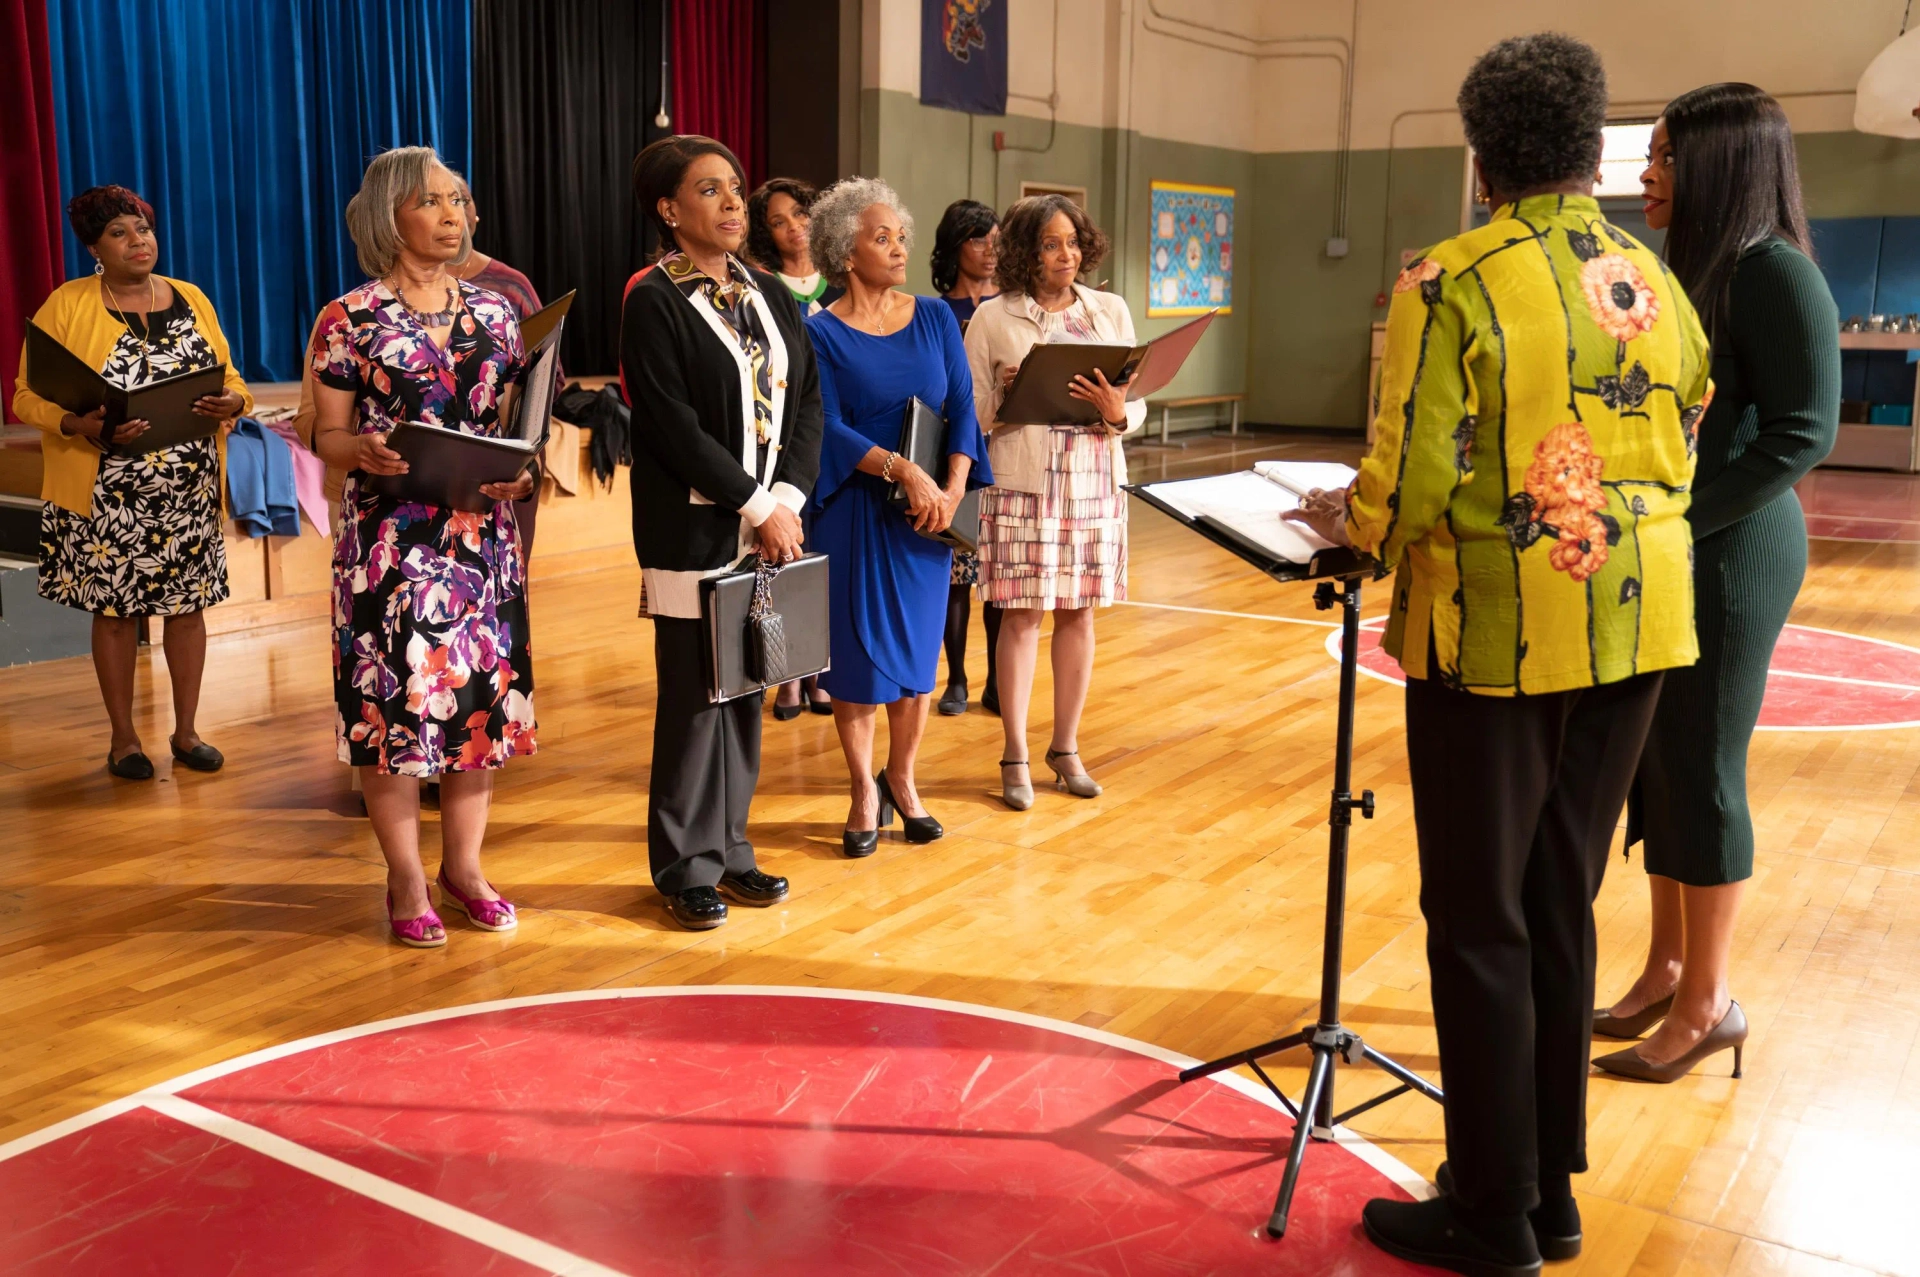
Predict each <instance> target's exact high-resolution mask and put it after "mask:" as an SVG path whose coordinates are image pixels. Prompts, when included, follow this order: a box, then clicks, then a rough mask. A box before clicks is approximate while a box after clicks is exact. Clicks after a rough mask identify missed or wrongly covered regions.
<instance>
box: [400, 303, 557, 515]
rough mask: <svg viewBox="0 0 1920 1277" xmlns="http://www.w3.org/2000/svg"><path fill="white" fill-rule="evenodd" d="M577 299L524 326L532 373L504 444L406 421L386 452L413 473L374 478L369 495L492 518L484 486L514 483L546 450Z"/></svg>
mask: <svg viewBox="0 0 1920 1277" xmlns="http://www.w3.org/2000/svg"><path fill="white" fill-rule="evenodd" d="M573 296H574V295H573V293H571V292H569V293H568V294H567V295H566V296H565V297H562V298H561V299H560V300H559V301H557V302H554V303H553V305H551V306H548V307H545V308H544V309H542V310H541V311H540V312H539V313H538V314H536V315H534V316H533V317H532V318H530V319H528V320H527V321H526V322H525V323H523V324H521V325H520V335H521V337H522V338H523V339H524V340H525V341H526V342H527V348H526V360H527V363H526V372H525V373H524V374H523V375H522V377H521V380H520V384H519V385H518V386H517V387H516V388H515V390H514V394H513V399H512V402H511V403H509V404H507V405H506V410H505V412H504V413H503V414H502V421H503V422H504V423H505V425H506V434H505V435H504V436H503V437H501V438H498V439H489V438H486V437H484V436H482V435H472V434H467V433H466V432H464V431H460V430H453V429H450V428H448V427H445V426H430V425H427V424H426V423H424V422H419V421H403V422H401V423H400V424H399V425H398V426H395V427H394V429H393V433H391V434H389V435H388V436H387V447H389V448H391V449H393V450H394V451H395V452H397V453H399V454H400V455H401V456H403V457H405V458H406V459H407V473H406V474H391V475H368V476H366V480H365V484H364V486H365V489H366V490H367V491H368V492H372V493H375V494H377V495H379V496H383V497H395V498H397V499H399V500H402V501H418V502H420V503H421V504H422V505H433V506H451V507H453V508H454V509H455V510H460V511H463V512H465V513H467V514H485V513H487V512H488V511H490V510H492V509H493V498H491V497H489V496H487V495H486V494H484V493H483V492H481V491H480V485H481V484H483V483H512V482H513V481H514V480H516V479H518V478H519V477H520V476H521V474H522V473H523V472H524V471H525V470H526V469H527V467H528V466H530V465H532V464H533V463H534V462H535V461H537V460H539V457H540V450H541V449H542V448H544V447H546V445H547V432H548V429H549V427H550V426H551V424H552V418H553V400H554V396H555V395H557V394H558V393H559V390H560V387H559V385H558V384H557V383H556V381H555V378H554V375H553V373H554V368H555V364H556V361H557V359H558V357H559V351H560V335H561V332H562V330H563V329H564V328H565V327H566V324H565V322H564V321H565V320H566V317H567V311H568V309H569V308H570V307H571V306H572V305H573Z"/></svg>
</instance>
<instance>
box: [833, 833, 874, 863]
mask: <svg viewBox="0 0 1920 1277" xmlns="http://www.w3.org/2000/svg"><path fill="white" fill-rule="evenodd" d="M879 846H880V831H879V830H878V829H843V830H841V831H840V850H841V851H842V852H843V853H845V855H846V857H847V859H848V860H860V859H862V858H864V857H866V856H871V855H872V854H873V853H874V851H875V850H877V849H878V848H879Z"/></svg>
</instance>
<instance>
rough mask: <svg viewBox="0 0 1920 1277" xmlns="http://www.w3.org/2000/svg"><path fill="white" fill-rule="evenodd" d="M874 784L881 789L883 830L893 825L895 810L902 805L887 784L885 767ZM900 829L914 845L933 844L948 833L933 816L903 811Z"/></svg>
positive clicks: (880, 822) (876, 777) (881, 824)
mask: <svg viewBox="0 0 1920 1277" xmlns="http://www.w3.org/2000/svg"><path fill="white" fill-rule="evenodd" d="M873 783H874V784H875V785H877V786H879V787H880V821H879V824H880V827H881V828H882V829H885V828H886V827H887V826H888V825H891V824H892V823H893V813H894V809H895V808H897V807H899V806H900V804H899V803H898V802H896V801H894V797H893V787H892V786H891V785H889V784H887V771H886V768H884V767H883V768H881V769H880V771H879V773H878V774H877V775H875V776H874V778H873ZM900 828H901V829H902V830H903V831H905V833H906V835H907V841H908V842H914V843H928V842H933V841H934V840H936V839H938V838H941V837H944V836H945V835H946V832H947V831H946V830H945V829H944V828H942V827H941V825H940V822H939V821H937V820H935V819H934V818H933V817H932V816H931V815H926V816H909V815H907V813H906V812H905V811H901V813H900Z"/></svg>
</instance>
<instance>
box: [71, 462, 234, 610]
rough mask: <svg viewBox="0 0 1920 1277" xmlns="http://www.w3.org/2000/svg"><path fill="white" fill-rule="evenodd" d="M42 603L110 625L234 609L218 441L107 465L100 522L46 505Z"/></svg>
mask: <svg viewBox="0 0 1920 1277" xmlns="http://www.w3.org/2000/svg"><path fill="white" fill-rule="evenodd" d="M40 595H41V597H42V598H46V599H50V600H52V601H53V602H55V603H61V604H65V605H66V606H67V607H77V608H81V609H83V610H85V611H88V612H94V613H97V614H99V615H101V616H179V615H181V614H183V613H187V612H198V611H200V610H201V609H202V608H209V607H212V606H213V605H214V604H216V603H220V602H224V601H225V599H226V597H227V546H226V542H225V541H224V540H222V539H221V536H220V458H219V454H218V453H217V452H216V451H215V450H214V444H213V441H212V440H211V439H197V440H195V441H193V442H192V443H183V444H180V445H179V446H177V447H173V448H165V449H162V450H161V451H159V452H150V453H148V454H146V455H145V456H141V457H103V458H101V460H100V474H99V477H98V478H96V479H95V480H94V483H93V513H92V514H91V515H86V514H76V513H74V512H73V511H72V510H66V509H62V508H61V507H59V506H57V505H54V504H53V503H52V502H48V503H47V504H45V505H43V506H42V507H41V508H40Z"/></svg>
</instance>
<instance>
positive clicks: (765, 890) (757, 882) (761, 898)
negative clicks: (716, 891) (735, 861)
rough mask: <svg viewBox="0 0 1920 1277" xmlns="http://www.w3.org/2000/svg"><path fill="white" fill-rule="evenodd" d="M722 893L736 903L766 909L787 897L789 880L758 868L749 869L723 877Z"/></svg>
mask: <svg viewBox="0 0 1920 1277" xmlns="http://www.w3.org/2000/svg"><path fill="white" fill-rule="evenodd" d="M720 894H721V895H723V896H725V897H726V898H727V899H729V900H731V901H733V902H734V903H735V904H740V905H752V906H753V907H754V908H756V909H764V908H766V907H767V906H768V905H777V904H779V903H780V902H781V901H783V900H785V899H786V898H787V880H786V879H785V878H776V877H774V876H773V875H772V874H763V873H761V872H760V871H759V870H758V869H749V870H747V871H746V872H745V873H737V874H727V875H726V876H725V877H723V878H721V879H720Z"/></svg>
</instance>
